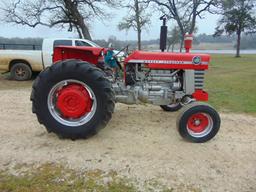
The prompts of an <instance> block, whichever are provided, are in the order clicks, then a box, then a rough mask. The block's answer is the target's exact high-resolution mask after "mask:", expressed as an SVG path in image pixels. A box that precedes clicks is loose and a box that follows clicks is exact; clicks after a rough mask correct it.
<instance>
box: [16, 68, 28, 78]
mask: <svg viewBox="0 0 256 192" xmlns="http://www.w3.org/2000/svg"><path fill="white" fill-rule="evenodd" d="M15 74H16V76H18V77H24V76H25V75H26V71H25V70H24V69H23V68H22V67H19V68H17V69H16V70H15Z"/></svg>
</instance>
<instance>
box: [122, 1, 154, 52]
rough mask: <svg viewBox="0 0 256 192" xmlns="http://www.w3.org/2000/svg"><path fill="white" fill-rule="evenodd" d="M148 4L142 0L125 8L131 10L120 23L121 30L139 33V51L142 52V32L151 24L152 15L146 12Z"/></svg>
mask: <svg viewBox="0 0 256 192" xmlns="http://www.w3.org/2000/svg"><path fill="white" fill-rule="evenodd" d="M147 6H148V3H144V2H142V1H140V0H132V1H131V2H130V3H128V4H127V5H126V6H124V7H125V8H127V9H128V10H129V15H127V16H126V17H124V18H123V21H122V22H120V23H119V25H118V28H119V30H129V29H131V28H132V29H134V30H135V31H136V32H137V38H138V49H139V50H141V33H142V30H143V29H144V28H145V27H146V26H147V25H149V24H150V14H147V13H146V12H145V10H146V8H147Z"/></svg>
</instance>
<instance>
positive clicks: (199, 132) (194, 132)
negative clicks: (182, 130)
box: [187, 113, 213, 138]
mask: <svg viewBox="0 0 256 192" xmlns="http://www.w3.org/2000/svg"><path fill="white" fill-rule="evenodd" d="M212 128H213V120H212V118H211V117H210V116H209V115H208V114H205V113H196V114H193V115H191V116H190V117H189V119H188V122H187V130H188V133H189V134H190V135H191V136H193V137H196V138H200V137H204V136H206V135H208V134H209V133H210V132H211V131H212Z"/></svg>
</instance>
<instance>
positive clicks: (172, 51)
mask: <svg viewBox="0 0 256 192" xmlns="http://www.w3.org/2000/svg"><path fill="white" fill-rule="evenodd" d="M174 46H175V44H174V43H173V44H172V52H174Z"/></svg>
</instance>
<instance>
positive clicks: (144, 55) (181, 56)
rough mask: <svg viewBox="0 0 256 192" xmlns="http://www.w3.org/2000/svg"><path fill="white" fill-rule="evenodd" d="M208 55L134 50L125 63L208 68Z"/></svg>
mask: <svg viewBox="0 0 256 192" xmlns="http://www.w3.org/2000/svg"><path fill="white" fill-rule="evenodd" d="M209 62H210V55H207V54H192V53H169V52H145V51H134V52H133V53H132V54H130V55H129V56H128V57H127V58H126V59H125V63H142V64H146V65H147V66H148V67H149V68H152V69H196V70H203V69H208V64H209Z"/></svg>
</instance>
